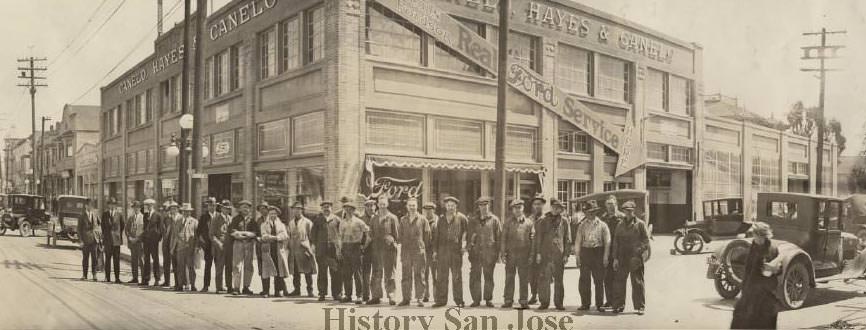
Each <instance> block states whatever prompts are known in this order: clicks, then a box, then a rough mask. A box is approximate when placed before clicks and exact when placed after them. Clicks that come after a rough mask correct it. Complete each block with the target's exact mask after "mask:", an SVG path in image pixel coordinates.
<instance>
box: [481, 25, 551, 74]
mask: <svg viewBox="0 0 866 330" xmlns="http://www.w3.org/2000/svg"><path fill="white" fill-rule="evenodd" d="M490 31H491V32H490V35H491V38H490V40H491V41H492V42H493V43H498V42H499V30H498V29H497V28H495V27H492V28H491V29H490ZM539 45H540V42H539V38H537V37H535V36H531V35H528V34H523V33H520V32H514V31H509V32H508V57H509V60H511V62H512V63H520V64H522V65H523V66H524V67H527V68H529V69H531V70H533V71H536V72H538V71H539V69H540V66H539V65H538V63H539V61H538V58H539V54H540V53H541V51H540V47H539Z"/></svg>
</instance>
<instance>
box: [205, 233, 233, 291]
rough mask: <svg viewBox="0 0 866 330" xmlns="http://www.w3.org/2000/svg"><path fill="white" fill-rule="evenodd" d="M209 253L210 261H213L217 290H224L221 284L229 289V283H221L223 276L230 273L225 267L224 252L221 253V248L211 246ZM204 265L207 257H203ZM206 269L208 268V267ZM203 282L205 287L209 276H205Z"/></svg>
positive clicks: (214, 245)
mask: <svg viewBox="0 0 866 330" xmlns="http://www.w3.org/2000/svg"><path fill="white" fill-rule="evenodd" d="M210 251H211V252H210V255H211V259H212V260H213V263H214V266H215V267H214V272H216V274H215V275H216V288H217V290H221V289H224V287H223V284H225V287H228V288H230V287H231V284H230V283H229V281H226V282H223V275H224V274H226V273H230V272H231V271H230V270H228V269H227V267H226V256H225V251H223V247H218V246H217V245H216V244H211V247H210ZM205 263H207V257H205ZM207 267H208V268H210V266H207ZM205 274H207V273H205ZM204 280H205V285H204V286H205V287H207V286H208V284H209V282H210V275H205V278H204Z"/></svg>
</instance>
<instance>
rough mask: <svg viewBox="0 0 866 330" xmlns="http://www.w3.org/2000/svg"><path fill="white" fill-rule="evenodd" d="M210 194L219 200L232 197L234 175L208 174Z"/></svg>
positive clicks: (208, 190)
mask: <svg viewBox="0 0 866 330" xmlns="http://www.w3.org/2000/svg"><path fill="white" fill-rule="evenodd" d="M207 193H208V196H210V197H214V198H216V200H217V201H222V200H224V199H228V200H231V198H232V175H231V174H210V175H208V176H207Z"/></svg>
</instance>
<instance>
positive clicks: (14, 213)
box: [0, 194, 48, 236]
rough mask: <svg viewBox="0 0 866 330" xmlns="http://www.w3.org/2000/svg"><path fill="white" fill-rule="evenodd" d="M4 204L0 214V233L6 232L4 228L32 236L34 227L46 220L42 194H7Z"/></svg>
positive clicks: (40, 225)
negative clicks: (4, 206)
mask: <svg viewBox="0 0 866 330" xmlns="http://www.w3.org/2000/svg"><path fill="white" fill-rule="evenodd" d="M6 205H7V208H6V210H4V211H3V215H2V216H0V235H4V234H6V230H17V231H18V233H19V234H20V235H21V236H34V235H35V233H36V228H39V227H42V226H44V224H45V223H46V222H47V221H48V215H47V214H46V213H45V200H44V199H43V198H42V196H37V195H29V194H9V195H7V196H6Z"/></svg>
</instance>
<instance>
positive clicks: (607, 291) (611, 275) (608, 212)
mask: <svg viewBox="0 0 866 330" xmlns="http://www.w3.org/2000/svg"><path fill="white" fill-rule="evenodd" d="M617 205H618V202H617V199H616V196H613V195H610V196H609V197H608V198H607V200H605V201H604V207H605V210H604V212H603V213H602V214H601V216H599V219H601V221H604V223H605V224H607V228H608V231H610V235H611V249H612V248H613V235H614V234H615V233H616V227H617V226H619V224H620V223H621V222H622V221H623V219H625V214H624V213H622V212H620V211H619V210H618V209H617ZM613 258H614V255H613V253H609V254H608V260H607V268H606V269H605V271H604V297H605V302H606V303H605V304H604V305H602V307H603V308H605V309H608V308H612V305H613V301H614V299H615V295H616V288H615V287H614V285H615V284H614V283H615V282H616V272H615V271H614V270H613Z"/></svg>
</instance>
